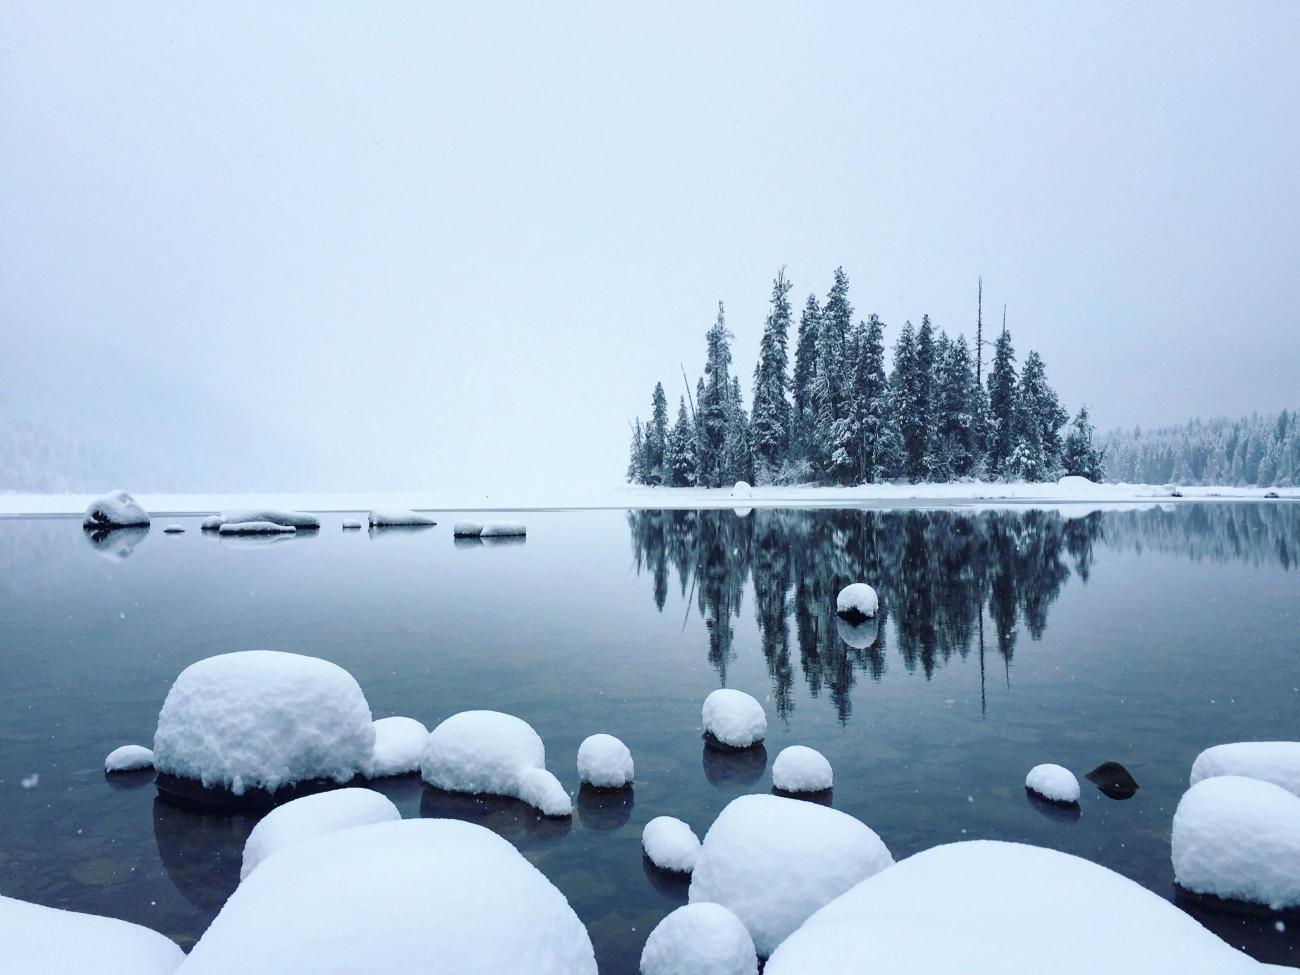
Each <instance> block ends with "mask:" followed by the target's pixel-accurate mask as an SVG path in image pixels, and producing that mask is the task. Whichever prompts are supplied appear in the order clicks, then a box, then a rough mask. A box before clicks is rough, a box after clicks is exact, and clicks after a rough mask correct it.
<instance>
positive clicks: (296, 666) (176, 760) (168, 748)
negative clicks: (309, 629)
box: [153, 650, 375, 795]
mask: <svg viewBox="0 0 1300 975" xmlns="http://www.w3.org/2000/svg"><path fill="white" fill-rule="evenodd" d="M153 747H154V765H155V767H156V768H157V769H158V771H159V772H165V773H168V774H170V775H175V776H179V777H180V778H183V779H197V780H198V781H200V782H201V783H202V784H203V785H204V786H205V787H207V788H213V787H223V788H226V789H229V790H230V791H231V792H233V793H235V795H242V794H243V793H244V791H245V790H246V789H265V790H267V791H269V792H274V791H275V790H276V789H278V788H280V787H282V786H292V785H295V784H297V783H299V782H306V781H310V780H313V779H329V780H333V781H335V782H346V781H348V780H349V779H351V778H352V777H353V776H354V775H356V774H357V773H358V772H360V771H361V770H362V769H363V768H364V767H365V765H366V763H367V762H369V761H370V756H371V754H372V753H373V752H374V748H375V729H374V725H373V724H371V720H370V707H369V705H368V704H366V697H365V695H364V694H362V693H361V688H360V687H358V686H357V682H356V681H355V680H353V678H352V675H351V674H349V673H348V672H347V671H346V670H344V669H343V668H342V667H339V666H337V665H335V664H332V663H330V662H329V661H327V660H320V659H318V658H316V657H306V656H303V655H301V654H296V653H281V652H279V651H274V650H246V651H241V652H239V653H225V654H221V655H220V656H217V657H208V658H207V659H206V660H200V661H199V662H198V663H194V664H190V666H188V667H186V668H185V670H183V671H182V672H181V675H180V676H179V677H177V678H176V682H175V683H174V684H172V688H171V690H170V691H168V692H167V700H166V701H164V702H163V706H162V711H161V712H160V713H159V715H158V730H157V731H156V732H155V733H154V746H153Z"/></svg>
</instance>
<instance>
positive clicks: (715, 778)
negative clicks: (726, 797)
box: [701, 735, 767, 788]
mask: <svg viewBox="0 0 1300 975" xmlns="http://www.w3.org/2000/svg"><path fill="white" fill-rule="evenodd" d="M710 739H712V736H711V735H706V736H705V741H704V755H703V756H702V758H701V763H702V764H703V766H704V777H705V778H706V779H708V780H709V784H710V785H716V786H722V787H724V788H729V787H731V786H735V785H753V784H754V783H755V782H757V781H758V780H759V779H761V778H762V777H763V773H764V772H766V771H767V749H766V748H764V747H763V743H762V742H761V741H760V742H759V743H758V744H756V745H750V746H749V747H748V748H728V747H727V746H726V745H723V744H721V743H718V744H716V745H715V744H713V743H712V742H711V741H710ZM713 741H716V739H713Z"/></svg>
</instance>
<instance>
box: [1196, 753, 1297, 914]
mask: <svg viewBox="0 0 1300 975" xmlns="http://www.w3.org/2000/svg"><path fill="white" fill-rule="evenodd" d="M1172 847H1173V861H1174V879H1175V880H1176V881H1178V883H1179V884H1180V885H1182V886H1183V887H1185V888H1186V889H1187V890H1190V891H1194V892H1195V893H1198V894H1213V895H1214V896H1216V897H1222V898H1225V899H1228V900H1239V901H1249V902H1251V903H1255V904H1264V905H1267V906H1268V907H1271V908H1272V909H1273V910H1282V909H1286V908H1295V907H1300V797H1297V796H1295V795H1293V794H1292V793H1290V792H1288V791H1287V790H1286V789H1284V788H1282V787H1281V786H1280V785H1274V784H1273V783H1272V782H1265V781H1263V780H1261V779H1248V778H1244V777H1243V776H1239V775H1220V776H1215V777H1214V778H1211V779H1202V780H1201V781H1200V782H1198V783H1196V785H1194V786H1192V787H1191V788H1190V789H1188V790H1187V791H1186V792H1185V793H1184V794H1183V798H1182V799H1181V800H1179V802H1178V809H1177V810H1176V811H1175V812H1174V828H1173V839H1172Z"/></svg>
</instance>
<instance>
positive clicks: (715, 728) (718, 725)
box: [700, 687, 767, 748]
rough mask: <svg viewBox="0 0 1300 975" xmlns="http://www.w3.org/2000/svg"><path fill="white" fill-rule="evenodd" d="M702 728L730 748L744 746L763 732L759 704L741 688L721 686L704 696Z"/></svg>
mask: <svg viewBox="0 0 1300 975" xmlns="http://www.w3.org/2000/svg"><path fill="white" fill-rule="evenodd" d="M700 720H702V721H703V722H704V730H705V732H706V733H707V734H710V735H712V736H713V737H714V738H715V739H716V740H717V741H719V742H721V743H722V744H723V745H727V746H729V747H731V748H748V747H749V746H750V745H754V744H757V743H758V742H760V741H762V740H763V738H764V737H765V736H766V735H767V715H766V714H765V713H764V712H763V705H761V704H759V703H758V701H756V700H755V699H754V698H752V697H750V696H749V695H748V694H746V693H745V692H744V691H737V690H734V689H732V688H729V687H721V688H719V689H718V690H716V691H714V692H713V693H712V694H710V695H709V696H708V697H706V698H705V699H704V708H703V709H702V710H701V712H700Z"/></svg>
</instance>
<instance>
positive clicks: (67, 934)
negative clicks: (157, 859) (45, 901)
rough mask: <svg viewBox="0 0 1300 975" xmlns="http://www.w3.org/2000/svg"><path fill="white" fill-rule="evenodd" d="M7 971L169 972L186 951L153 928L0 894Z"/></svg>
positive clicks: (18, 974)
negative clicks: (31, 902)
mask: <svg viewBox="0 0 1300 975" xmlns="http://www.w3.org/2000/svg"><path fill="white" fill-rule="evenodd" d="M0 945H3V946H4V949H3V955H2V956H0V957H3V960H4V965H3V967H4V972H5V975H65V973H66V975H72V973H74V972H75V973H77V975H81V973H92V972H93V973H94V975H172V973H173V972H175V971H176V970H177V968H179V967H180V964H181V962H183V961H185V952H183V951H181V950H180V948H178V947H176V943H175V942H174V941H172V939H171V938H167V937H164V936H163V935H161V934H159V933H158V932H157V931H151V930H149V929H148V928H145V927H141V926H140V925H138V924H130V923H128V922H126V921H119V920H117V919H116V918H111V917H100V916H99V915H98V914H79V913H78V912H76V911H63V910H59V909H58V908H54V907H42V906H41V905H40V904H29V903H27V902H26V901H20V900H15V899H14V898H12V897H0Z"/></svg>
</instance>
